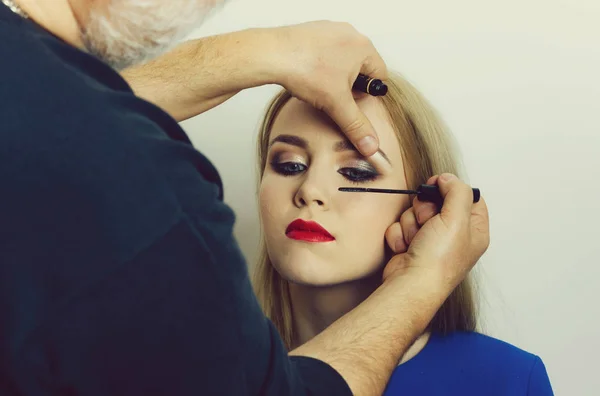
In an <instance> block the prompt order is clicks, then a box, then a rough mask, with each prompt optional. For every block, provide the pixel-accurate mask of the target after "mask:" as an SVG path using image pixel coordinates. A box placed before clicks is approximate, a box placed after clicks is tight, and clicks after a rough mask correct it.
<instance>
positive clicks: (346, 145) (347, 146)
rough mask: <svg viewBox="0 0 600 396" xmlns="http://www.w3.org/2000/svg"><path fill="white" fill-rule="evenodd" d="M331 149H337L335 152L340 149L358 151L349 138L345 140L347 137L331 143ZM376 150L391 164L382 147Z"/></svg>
mask: <svg viewBox="0 0 600 396" xmlns="http://www.w3.org/2000/svg"><path fill="white" fill-rule="evenodd" d="M333 150H334V151H337V152H340V151H357V152H358V150H357V149H356V147H354V145H353V144H352V143H351V142H350V140H347V139H345V140H340V141H339V142H336V143H335V144H334V145H333ZM378 152H379V153H380V154H381V156H382V157H383V158H385V160H386V161H387V162H388V164H390V165H391V164H392V163H391V162H390V159H389V158H388V156H387V154H386V153H384V152H383V150H382V149H379V150H378Z"/></svg>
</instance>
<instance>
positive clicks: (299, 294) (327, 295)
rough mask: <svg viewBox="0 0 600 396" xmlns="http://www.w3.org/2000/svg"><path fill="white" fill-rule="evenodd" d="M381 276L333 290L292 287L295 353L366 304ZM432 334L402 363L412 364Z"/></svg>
mask: <svg viewBox="0 0 600 396" xmlns="http://www.w3.org/2000/svg"><path fill="white" fill-rule="evenodd" d="M380 279H381V275H380V274H379V273H378V274H376V275H374V276H372V277H371V278H366V279H361V280H358V281H354V282H348V283H342V284H338V285H332V286H320V287H317V286H306V285H299V284H295V283H290V284H289V290H290V298H291V303H292V317H293V318H294V320H293V326H294V328H293V330H294V331H293V333H294V335H295V337H294V340H293V345H292V349H294V348H297V347H298V346H300V345H302V344H304V343H305V342H307V341H309V340H310V339H311V338H313V337H314V336H316V335H317V334H319V333H320V332H322V331H323V330H325V329H326V328H327V327H329V325H331V324H332V323H333V322H335V321H336V320H338V319H339V318H340V317H342V316H343V315H345V314H346V313H348V312H350V311H351V310H352V309H354V308H355V307H356V306H358V305H359V304H360V303H361V302H363V301H364V300H365V299H366V298H367V297H368V296H369V295H370V294H371V293H373V291H375V289H377V287H378V286H379V285H380V283H381V282H380ZM428 340H429V334H423V335H422V336H421V337H419V338H418V339H417V340H416V341H415V343H414V344H413V345H412V346H411V347H410V348H409V349H408V350H407V351H406V353H405V354H404V356H403V358H402V361H401V362H400V363H404V362H405V361H408V360H410V359H411V358H412V357H414V356H415V355H416V354H418V353H419V352H420V351H421V350H422V349H423V348H424V347H425V345H426V344H427V341H428Z"/></svg>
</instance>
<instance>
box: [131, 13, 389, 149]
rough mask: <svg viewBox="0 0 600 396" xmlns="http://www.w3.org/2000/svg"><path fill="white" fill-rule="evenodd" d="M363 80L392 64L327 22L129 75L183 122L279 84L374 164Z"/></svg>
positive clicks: (190, 51) (194, 45) (189, 49)
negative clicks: (356, 88) (360, 87)
mask: <svg viewBox="0 0 600 396" xmlns="http://www.w3.org/2000/svg"><path fill="white" fill-rule="evenodd" d="M359 73H362V74H365V75H368V76H370V77H374V78H379V79H385V78H386V77H387V70H386V66H385V63H384V62H383V60H382V59H381V56H379V54H378V53H377V50H376V49H375V47H373V44H372V43H371V41H370V40H369V39H368V38H366V37H365V36H363V35H362V34H360V33H359V32H357V31H356V30H355V29H354V28H353V27H352V26H351V25H349V24H347V23H338V22H327V21H323V22H309V23H304V24H300V25H293V26H284V27H276V28H264V29H247V30H243V31H239V32H233V33H227V34H221V35H217V36H212V37H206V38H202V39H199V40H192V41H188V42H186V43H183V44H181V45H180V46H179V47H177V48H175V49H174V50H172V51H171V52H169V53H167V54H165V55H163V56H161V57H159V58H158V59H155V60H153V61H151V62H148V63H146V64H144V65H140V66H136V67H132V68H129V69H127V70H124V71H123V72H122V75H123V77H124V78H125V79H127V81H128V82H129V83H130V84H131V86H132V88H133V90H134V91H135V93H136V94H137V95H138V96H140V97H143V98H144V99H146V100H149V101H151V102H153V103H155V104H156V105H158V106H160V107H162V108H163V109H164V110H166V111H167V112H169V113H170V114H171V115H172V116H173V117H174V118H175V119H176V120H178V121H183V120H185V119H187V118H189V117H193V116H195V115H198V114H200V113H202V112H204V111H207V110H209V109H211V108H213V107H215V106H217V105H219V104H221V103H223V102H224V101H226V100H227V99H229V98H231V97H232V96H233V95H235V94H236V93H237V92H239V91H241V90H243V89H246V88H251V87H257V86H261V85H265V84H279V85H281V86H283V87H285V88H286V89H288V90H289V91H290V92H291V93H292V94H293V95H294V96H296V97H298V98H299V99H302V100H304V101H306V102H308V103H310V104H312V105H313V106H315V107H316V108H318V109H320V110H323V111H325V112H326V113H327V114H329V116H330V117H331V118H332V119H333V120H334V121H335V122H336V123H337V124H338V125H339V126H340V128H341V130H342V131H343V132H344V133H345V134H346V135H347V136H348V138H349V139H350V140H351V141H352V142H353V143H354V144H355V145H356V146H357V147H358V148H359V150H360V152H361V153H362V154H364V155H366V156H369V155H371V154H374V153H375V152H376V151H377V149H378V146H379V143H378V139H377V134H376V133H375V131H374V130H373V127H372V126H371V123H370V122H369V120H368V119H367V118H366V116H365V115H364V114H363V113H362V112H361V111H360V109H359V108H358V106H357V105H356V102H355V98H354V97H353V93H354V94H357V93H356V92H353V91H352V85H353V83H354V81H355V80H356V77H357V76H358V74H359ZM357 96H360V95H357ZM364 138H367V139H366V140H363V139H364ZM369 138H370V139H369Z"/></svg>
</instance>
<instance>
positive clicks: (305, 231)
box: [285, 219, 335, 242]
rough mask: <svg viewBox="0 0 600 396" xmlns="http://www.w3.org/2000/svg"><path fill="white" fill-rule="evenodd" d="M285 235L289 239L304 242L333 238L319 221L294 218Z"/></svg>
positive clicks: (323, 240) (329, 240)
mask: <svg viewBox="0 0 600 396" xmlns="http://www.w3.org/2000/svg"><path fill="white" fill-rule="evenodd" d="M285 235H287V237H288V238H290V239H295V240H298V241H305V242H331V241H334V240H335V238H334V237H333V235H331V234H330V233H329V232H327V230H326V229H325V228H323V227H322V226H321V225H320V224H319V223H317V222H314V221H304V220H302V219H296V220H294V221H292V222H291V223H290V225H288V227H287V229H286V230H285Z"/></svg>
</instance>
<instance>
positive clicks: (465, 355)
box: [386, 332, 552, 396]
mask: <svg viewBox="0 0 600 396" xmlns="http://www.w3.org/2000/svg"><path fill="white" fill-rule="evenodd" d="M434 379H435V381H433V380H434ZM407 386H408V387H409V388H410V389H413V388H414V389H420V390H422V393H421V394H423V395H429V394H431V395H433V394H438V393H436V392H441V391H444V392H446V393H444V394H451V395H454V394H461V395H475V394H477V395H480V394H485V395H503V396H504V395H526V394H529V395H544V396H545V395H552V388H551V386H550V382H549V379H548V376H547V373H546V368H545V366H544V364H543V362H542V361H541V359H540V358H539V357H538V356H536V355H535V354H533V353H530V352H528V351H525V350H523V349H521V348H518V347H516V346H515V345H512V344H509V343H508V342H505V341H502V340H499V339H497V338H494V337H490V336H487V335H484V334H480V333H475V332H452V333H449V334H445V335H444V334H437V333H434V334H432V335H431V337H430V339H429V341H428V343H427V345H426V346H425V348H423V350H421V352H419V353H418V354H417V355H416V356H415V357H414V358H412V359H411V360H409V361H407V362H405V363H403V364H402V365H400V366H398V368H397V369H396V370H395V371H394V374H393V376H392V378H391V380H390V383H389V387H388V392H386V395H395V394H398V393H394V392H395V391H397V390H399V389H401V388H405V387H407ZM411 387H412V388H411Z"/></svg>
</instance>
